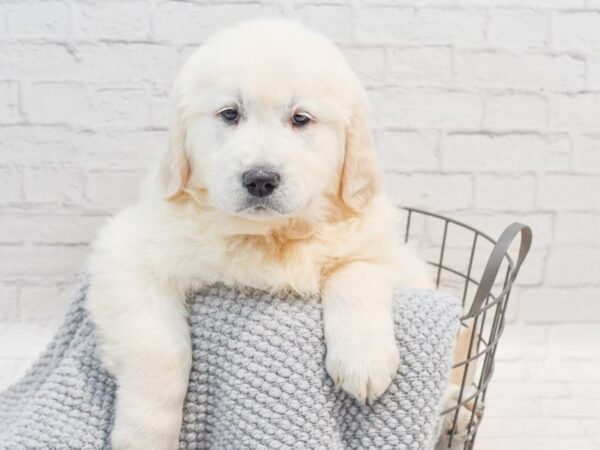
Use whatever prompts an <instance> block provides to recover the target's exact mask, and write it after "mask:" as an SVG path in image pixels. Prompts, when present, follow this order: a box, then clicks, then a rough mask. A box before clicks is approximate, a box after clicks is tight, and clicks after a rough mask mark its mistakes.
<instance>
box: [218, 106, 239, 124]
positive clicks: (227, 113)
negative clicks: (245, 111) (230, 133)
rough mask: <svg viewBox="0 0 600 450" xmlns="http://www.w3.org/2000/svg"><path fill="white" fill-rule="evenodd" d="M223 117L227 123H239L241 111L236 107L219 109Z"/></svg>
mask: <svg viewBox="0 0 600 450" xmlns="http://www.w3.org/2000/svg"><path fill="white" fill-rule="evenodd" d="M219 115H220V116H221V118H222V119H223V120H224V121H225V122H227V123H232V124H233V123H237V121H238V119H239V118H240V113H239V111H238V110H237V109H235V108H225V109H222V110H221V111H219Z"/></svg>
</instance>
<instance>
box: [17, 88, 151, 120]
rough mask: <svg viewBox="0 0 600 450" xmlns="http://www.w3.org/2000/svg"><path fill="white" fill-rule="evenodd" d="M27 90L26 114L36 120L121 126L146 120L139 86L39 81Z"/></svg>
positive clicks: (144, 99)
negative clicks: (28, 95)
mask: <svg viewBox="0 0 600 450" xmlns="http://www.w3.org/2000/svg"><path fill="white" fill-rule="evenodd" d="M31 91H32V92H31V95H30V99H29V107H28V116H29V117H30V118H31V119H32V120H33V121H34V122H36V123H50V124H52V123H58V122H64V123H68V124H71V125H78V126H89V127H115V128H123V127H134V126H138V127H142V126H145V125H147V124H148V122H149V114H148V112H147V109H146V108H144V106H145V105H146V102H147V95H146V92H145V90H144V89H142V88H139V87H117V86H112V85H111V86H108V85H95V86H86V85H84V84H80V83H58V82H51V83H46V82H40V83H36V84H34V85H33V86H32V87H31ZM140 105H141V106H140ZM144 111H145V112H144Z"/></svg>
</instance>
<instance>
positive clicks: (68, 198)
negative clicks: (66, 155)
mask: <svg viewBox="0 0 600 450" xmlns="http://www.w3.org/2000/svg"><path fill="white" fill-rule="evenodd" d="M84 180H85V175H84V174H83V173H82V172H81V171H80V170H78V169H73V168H68V167H67V168H60V167H43V168H30V169H28V170H27V171H26V172H25V180H24V190H25V199H26V200H27V201H28V202H33V203H62V204H68V205H73V204H81V203H82V202H83V196H82V195H81V193H82V192H81V187H82V186H83V184H84Z"/></svg>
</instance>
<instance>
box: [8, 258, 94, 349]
mask: <svg viewBox="0 0 600 450" xmlns="http://www.w3.org/2000/svg"><path fill="white" fill-rule="evenodd" d="M87 253H88V250H87V248H85V247H82V246H18V247H17V246H0V273H2V276H3V277H7V278H10V279H16V280H30V281H33V280H36V279H40V278H42V279H44V280H47V281H48V280H52V279H55V280H56V279H60V280H63V279H65V278H69V277H72V276H73V275H74V274H77V273H81V272H83V271H84V268H85V267H84V263H85V260H86V257H87ZM0 354H2V353H0Z"/></svg>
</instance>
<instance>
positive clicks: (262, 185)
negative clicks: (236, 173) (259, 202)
mask: <svg viewBox="0 0 600 450" xmlns="http://www.w3.org/2000/svg"><path fill="white" fill-rule="evenodd" d="M279 181H280V177H279V174H278V173H277V172H271V171H269V170H263V169H251V170H248V171H247V172H244V174H243V175H242V184H243V185H244V187H245V188H246V189H247V190H248V192H249V193H250V195H253V196H255V197H266V196H267V195H271V193H272V192H273V191H274V190H275V189H276V188H277V186H279Z"/></svg>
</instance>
